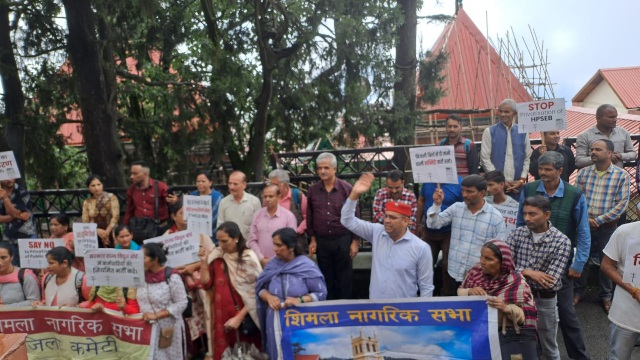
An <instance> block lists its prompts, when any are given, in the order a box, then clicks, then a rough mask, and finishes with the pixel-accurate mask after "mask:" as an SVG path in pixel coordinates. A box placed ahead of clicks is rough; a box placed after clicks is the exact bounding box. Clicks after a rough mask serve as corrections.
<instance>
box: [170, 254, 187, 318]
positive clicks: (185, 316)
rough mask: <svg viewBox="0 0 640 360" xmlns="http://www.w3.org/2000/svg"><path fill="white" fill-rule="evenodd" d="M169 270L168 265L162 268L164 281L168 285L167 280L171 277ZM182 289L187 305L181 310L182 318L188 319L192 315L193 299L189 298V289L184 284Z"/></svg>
mask: <svg viewBox="0 0 640 360" xmlns="http://www.w3.org/2000/svg"><path fill="white" fill-rule="evenodd" d="M171 270H172V269H171V268H170V267H168V266H166V267H165V268H164V277H165V279H164V281H166V282H167V285H169V280H170V278H171ZM183 286H184V284H183ZM184 291H185V292H186V293H187V307H186V308H185V309H184V311H183V312H182V318H183V319H188V318H190V317H193V299H192V298H191V295H189V290H188V289H187V287H186V286H185V288H184Z"/></svg>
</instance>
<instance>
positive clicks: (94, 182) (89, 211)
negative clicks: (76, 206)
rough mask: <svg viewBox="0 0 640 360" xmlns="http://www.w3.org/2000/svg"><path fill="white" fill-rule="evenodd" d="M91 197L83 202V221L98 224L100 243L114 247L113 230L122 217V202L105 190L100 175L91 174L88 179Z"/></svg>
mask: <svg viewBox="0 0 640 360" xmlns="http://www.w3.org/2000/svg"><path fill="white" fill-rule="evenodd" d="M86 184H87V187H88V188H89V193H91V197H89V198H88V199H86V200H85V201H84V203H83V204H82V222H83V223H96V224H97V225H98V239H99V240H100V241H98V245H99V246H100V247H106V248H108V247H113V244H112V243H111V238H110V236H111V231H112V230H113V229H114V228H115V227H116V226H118V220H119V219H120V203H119V202H118V198H117V197H116V196H115V195H113V194H111V193H108V192H106V191H103V186H102V179H100V177H99V176H98V175H90V176H89V178H88V179H87V181H86Z"/></svg>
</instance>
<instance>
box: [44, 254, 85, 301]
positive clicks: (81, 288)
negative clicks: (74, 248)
mask: <svg viewBox="0 0 640 360" xmlns="http://www.w3.org/2000/svg"><path fill="white" fill-rule="evenodd" d="M74 258H75V256H74V255H73V253H72V252H71V251H69V249H67V248H66V247H64V246H58V247H55V248H53V249H51V250H49V252H48V253H47V262H48V263H49V266H47V274H46V275H45V276H44V278H43V279H42V289H43V291H42V295H43V296H42V301H34V302H33V303H32V305H33V307H36V306H41V305H45V306H78V304H79V303H81V302H82V301H83V300H84V299H85V298H87V297H88V296H89V291H90V288H87V286H86V279H85V275H84V272H82V271H80V270H78V269H76V268H74V267H73V266H71V264H73V261H74Z"/></svg>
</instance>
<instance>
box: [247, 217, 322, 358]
mask: <svg viewBox="0 0 640 360" xmlns="http://www.w3.org/2000/svg"><path fill="white" fill-rule="evenodd" d="M297 244H298V237H297V234H296V231H295V230H293V229H291V228H283V229H280V230H277V231H276V232H274V233H273V247H274V250H275V253H276V257H275V258H273V259H271V260H270V261H269V262H268V263H267V266H265V268H264V270H263V271H262V273H261V274H260V277H258V282H257V285H256V293H257V294H258V317H259V318H260V328H261V329H263V331H262V344H263V350H264V351H265V352H266V353H267V354H269V358H270V359H274V360H275V359H278V358H279V357H278V347H277V346H276V338H275V330H274V328H273V317H274V314H275V313H274V311H275V310H280V309H282V308H288V307H292V306H297V305H298V304H303V303H306V302H312V301H322V300H325V299H326V298H327V286H326V284H325V283H324V277H323V276H322V273H321V272H320V270H319V269H318V266H317V265H316V264H315V263H314V262H313V261H312V260H311V259H309V258H308V257H306V256H304V255H302V252H301V251H300V249H299V248H298V247H297Z"/></svg>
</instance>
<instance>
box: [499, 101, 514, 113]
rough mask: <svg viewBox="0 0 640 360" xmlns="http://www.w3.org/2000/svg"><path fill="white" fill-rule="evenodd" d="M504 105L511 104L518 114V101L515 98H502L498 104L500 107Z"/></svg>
mask: <svg viewBox="0 0 640 360" xmlns="http://www.w3.org/2000/svg"><path fill="white" fill-rule="evenodd" d="M502 105H509V106H511V110H512V111H513V112H514V113H516V114H517V113H518V103H517V102H516V101H515V100H513V99H504V100H502V102H501V103H500V105H498V108H499V107H500V106H502Z"/></svg>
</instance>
